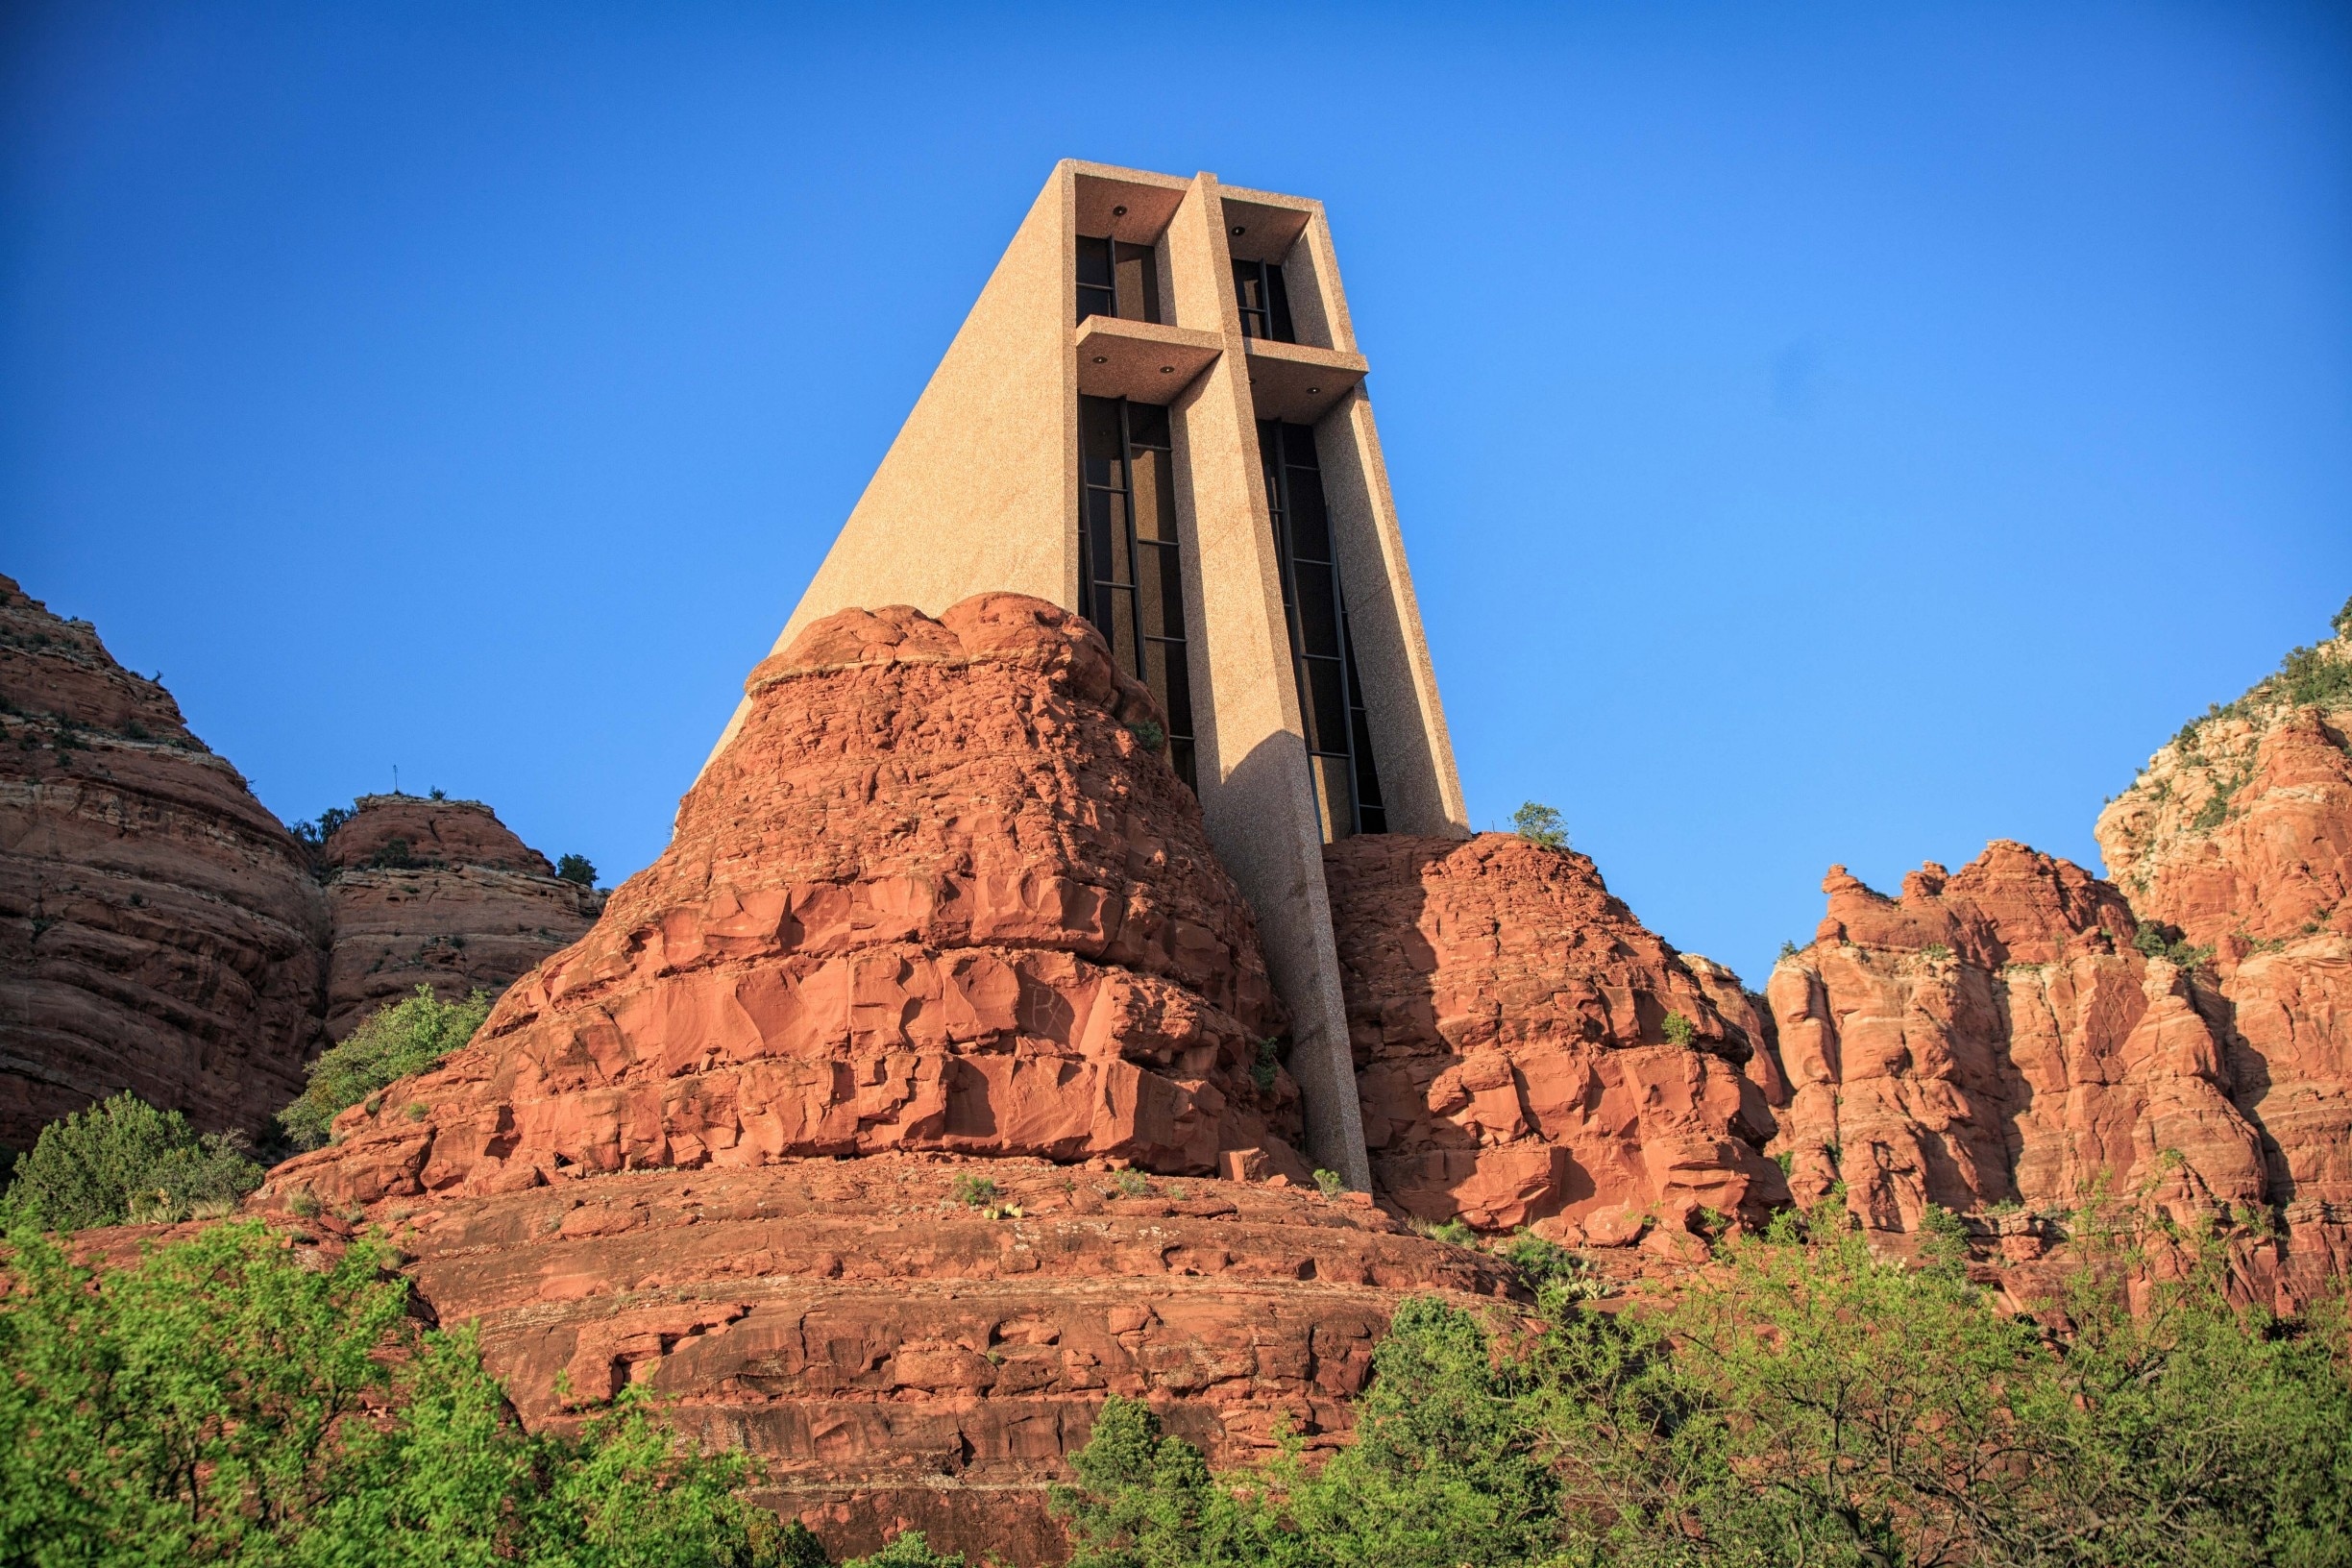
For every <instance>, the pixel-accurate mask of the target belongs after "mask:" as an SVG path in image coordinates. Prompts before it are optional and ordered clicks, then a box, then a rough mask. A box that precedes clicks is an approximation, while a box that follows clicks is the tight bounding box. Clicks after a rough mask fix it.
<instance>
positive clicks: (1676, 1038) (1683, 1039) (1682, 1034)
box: [1658, 1013, 1699, 1045]
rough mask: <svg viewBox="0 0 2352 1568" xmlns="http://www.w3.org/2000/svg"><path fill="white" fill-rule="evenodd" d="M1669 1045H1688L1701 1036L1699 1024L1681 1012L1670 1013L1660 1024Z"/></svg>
mask: <svg viewBox="0 0 2352 1568" xmlns="http://www.w3.org/2000/svg"><path fill="white" fill-rule="evenodd" d="M1658 1033H1659V1034H1661V1035H1663V1036H1664V1037H1665V1038H1666V1043H1667V1044H1669V1045H1688V1044H1690V1043H1691V1042H1692V1041H1695V1040H1697V1039H1698V1038H1699V1026H1698V1025H1697V1024H1695V1023H1693V1022H1691V1020H1690V1019H1689V1018H1688V1017H1684V1016H1683V1015H1682V1014H1680V1013H1669V1014H1667V1015H1666V1017H1665V1018H1664V1019H1663V1020H1662V1021H1661V1022H1660V1023H1659V1024H1658Z"/></svg>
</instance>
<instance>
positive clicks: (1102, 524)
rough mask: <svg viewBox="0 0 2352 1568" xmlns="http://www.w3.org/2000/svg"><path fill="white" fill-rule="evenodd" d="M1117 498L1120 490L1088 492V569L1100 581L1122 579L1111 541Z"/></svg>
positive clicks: (1091, 490)
mask: <svg viewBox="0 0 2352 1568" xmlns="http://www.w3.org/2000/svg"><path fill="white" fill-rule="evenodd" d="M1117 500H1118V492H1117V491H1115V490H1093V489H1090V490H1089V491H1087V493H1086V523H1087V534H1086V546H1087V570H1088V571H1089V572H1090V573H1091V574H1092V575H1093V576H1094V578H1095V580H1096V581H1098V582H1099V581H1115V580H1120V579H1119V577H1118V574H1117V572H1115V570H1114V569H1113V566H1112V562H1113V561H1114V559H1115V557H1114V555H1113V554H1112V541H1111V533H1112V527H1111V525H1112V523H1113V521H1114V519H1115V517H1116V516H1117V513H1116V510H1115V506H1116V502H1117ZM1096 629H1097V630H1099V629H1101V628H1099V627H1097V628H1096Z"/></svg>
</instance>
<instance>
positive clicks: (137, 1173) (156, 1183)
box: [0, 1090, 261, 1231]
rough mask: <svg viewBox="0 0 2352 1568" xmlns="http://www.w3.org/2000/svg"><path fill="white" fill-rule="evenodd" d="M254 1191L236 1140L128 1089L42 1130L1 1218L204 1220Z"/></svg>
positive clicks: (59, 1226)
mask: <svg viewBox="0 0 2352 1568" xmlns="http://www.w3.org/2000/svg"><path fill="white" fill-rule="evenodd" d="M260 1185H261V1167H260V1166H259V1165H257V1164H255V1163H254V1162H253V1161H252V1160H251V1159H250V1158H248V1157H247V1154H246V1151H245V1145H244V1142H243V1140H242V1139H237V1138H235V1137H233V1136H229V1135H224V1134H220V1133H205V1134H199V1133H198V1132H197V1131H196V1129H195V1128H193V1127H191V1126H189V1125H188V1120H187V1118H186V1117H185V1116H184V1115H181V1114H180V1113H179V1112H177V1111H159V1110H157V1109H156V1108H155V1107H154V1106H152V1105H149V1104H148V1103H147V1102H146V1101H144V1100H142V1099H140V1098H139V1097H138V1096H137V1095H135V1094H133V1093H132V1092H131V1091H130V1090H123V1091H122V1092H121V1093H119V1094H116V1095H114V1096H113V1097H112V1098H110V1099H107V1100H102V1101H100V1102H99V1103H98V1104H96V1105H93V1106H91V1107H90V1108H89V1109H87V1110H86V1111H78V1112H75V1113H74V1114H73V1115H68V1116H66V1117H64V1118H63V1119H61V1120H59V1121H53V1122H51V1123H50V1124H49V1125H48V1126H46V1127H43V1128H42V1129H41V1131H40V1137H39V1138H38V1139H36V1140H35V1141H34V1144H33V1147H32V1149H31V1150H30V1151H29V1152H27V1153H26V1154H25V1156H24V1157H23V1158H22V1159H20V1160H18V1161H17V1162H16V1166H15V1171H14V1176H13V1179H12V1181H11V1182H10V1184H9V1189H8V1193H7V1196H6V1197H5V1199H0V1217H5V1218H6V1219H7V1220H8V1221H10V1222H12V1223H24V1224H29V1225H32V1226H35V1227H37V1228H39V1229H43V1230H53V1231H79V1230H86V1229H88V1228H90V1227H91V1226H95V1225H122V1224H135V1225H145V1224H155V1223H159V1222H162V1221H170V1220H182V1219H189V1218H198V1217H209V1216H212V1215H217V1214H223V1213H228V1212H229V1211H230V1210H232V1209H233V1208H234V1207H235V1206H236V1202H237V1200H238V1199H239V1198H242V1197H243V1196H244V1195H245V1194H246V1193H248V1192H250V1191H252V1190H253V1189H254V1188H257V1187H258V1186H260Z"/></svg>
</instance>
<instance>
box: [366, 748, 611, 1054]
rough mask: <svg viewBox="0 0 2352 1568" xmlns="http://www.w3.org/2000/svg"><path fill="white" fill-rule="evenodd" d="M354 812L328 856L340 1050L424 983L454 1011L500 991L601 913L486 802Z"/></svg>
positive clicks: (378, 802)
mask: <svg viewBox="0 0 2352 1568" xmlns="http://www.w3.org/2000/svg"><path fill="white" fill-rule="evenodd" d="M356 805H357V808H358V809H357V810H356V811H355V812H354V813H353V815H352V816H351V818H350V819H349V820H347V821H344V822H343V823H342V824H341V825H340V826H338V827H337V828H336V829H335V831H334V832H333V834H332V835H331V836H330V837H329V838H328V840H327V843H326V844H325V845H323V846H322V849H321V851H320V860H321V862H322V864H324V865H325V866H326V867H327V868H329V875H330V881H329V884H328V896H329V897H330V898H331V900H332V904H333V918H334V946H333V954H332V960H331V965H330V967H329V972H328V984H327V1032H328V1033H329V1034H330V1035H331V1036H332V1037H333V1038H334V1039H336V1040H341V1039H343V1038H344V1037H345V1036H347V1035H349V1034H350V1033H351V1032H352V1031H353V1030H354V1029H355V1028H357V1027H358V1026H359V1021H360V1020H361V1019H362V1018H364V1017H367V1015H368V1014H370V1013H372V1012H374V1011H375V1010H376V1009H377V1008H379V1007H381V1006H383V1005H384V1004H385V1003H387V1002H391V1001H396V1000H398V999H399V998H401V997H403V996H405V995H408V994H409V993H411V992H414V991H415V989H416V988H417V987H418V986H419V985H421V984H422V985H429V986H431V987H432V989H433V992H434V993H435V994H437V995H439V996H440V997H441V998H442V999H443V1000H445V1001H453V1000H456V999H458V998H460V997H462V996H464V995H466V994H467V993H468V992H471V991H473V990H475V989H476V988H477V987H478V988H480V989H482V990H484V991H488V992H492V993H493V994H495V993H497V992H501V991H503V990H504V989H505V988H506V987H507V986H508V985H509V984H510V983H512V982H513V981H514V980H515V979H516V978H517V977H518V976H520V975H523V974H526V973H528V972H529V971H530V969H531V968H534V967H535V966H536V965H537V964H538V963H539V961H540V960H541V959H543V958H546V957H547V956H548V955H549V954H551V953H552V952H555V951H556V950H557V949H559V948H562V947H566V946H569V945H570V944H571V943H574V942H576V941H577V940H578V939H579V938H580V937H581V936H582V935H584V934H585V933H586V932H587V930H588V927H589V925H590V924H591V923H592V922H593V921H594V920H595V919H596V915H597V911H598V910H600V909H601V908H602V907H603V899H602V897H601V895H600V894H598V893H597V892H596V891H595V890H594V889H591V888H587V887H583V886H581V885H580V884H578V883H576V882H567V881H565V880H563V879H562V878H560V877H558V876H556V875H555V868H554V867H552V866H551V865H549V864H548V860H547V857H546V856H545V855H542V854H541V853H539V851H537V850H536V849H533V848H531V847H530V846H529V845H526V844H525V843H524V842H523V841H522V840H521V839H519V838H517V837H515V835H514V834H513V833H512V832H511V831H510V830H509V829H508V828H507V827H506V825H505V824H504V823H503V822H501V821H499V820H498V815H497V813H495V812H493V811H492V810H491V809H490V808H489V807H488V806H485V805H482V804H481V803H480V802H478V801H474V800H431V799H426V798H422V797H420V796H413V795H398V796H394V795H366V796H360V797H359V799H358V800H357V802H356Z"/></svg>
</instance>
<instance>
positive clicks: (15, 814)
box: [0, 577, 328, 1149]
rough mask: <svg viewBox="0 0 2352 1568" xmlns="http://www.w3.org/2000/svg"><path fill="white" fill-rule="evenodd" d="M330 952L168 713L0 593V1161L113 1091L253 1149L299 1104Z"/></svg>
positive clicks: (109, 664) (312, 902)
mask: <svg viewBox="0 0 2352 1568" xmlns="http://www.w3.org/2000/svg"><path fill="white" fill-rule="evenodd" d="M327 933H328V912H327V900H326V897H325V894H323V893H322V891H321V890H320V888H319V886H318V884H317V882H316V881H315V880H314V879H313V877H312V876H311V874H310V870H309V867H308V864H307V861H306V857H305V855H304V852H303V848H302V846H301V845H299V844H297V843H296V842H295V840H294V838H293V836H292V835H291V834H289V833H288V832H287V831H286V829H285V827H284V825H283V824H282V823H281V822H280V821H278V819H277V818H276V817H274V816H273V815H271V814H270V812H269V811H268V810H267V809H266V808H265V807H263V806H262V804H261V803H260V802H259V801H258V800H257V799H255V798H254V796H253V793H252V791H251V790H249V789H248V788H247V787H246V784H245V780H244V779H243V778H242V777H240V776H239V775H238V773H237V772H236V770H235V769H234V768H232V767H231V766H230V765H229V764H228V763H227V762H225V761H223V760H222V759H221V758H219V757H217V756H214V755H213V754H212V753H211V752H209V751H208V750H207V749H206V747H205V746H204V743H203V742H201V741H199V740H197V739H196V737H195V736H194V735H192V734H190V733H189V731H188V728H187V725H186V724H185V723H184V721H183V720H182V718H181V714H180V709H179V705H178V704H177V703H175V702H174V701H173V700H172V698H171V694H170V693H168V692H166V691H165V690H164V689H163V688H162V687H161V686H160V685H159V684H157V683H156V682H155V681H152V680H147V679H143V678H141V677H140V676H137V675H135V674H131V673H130V672H129V671H127V670H125V669H123V668H122V667H121V666H120V665H119V664H117V663H116V662H115V661H114V659H113V658H112V657H111V656H110V654H108V652H107V650H106V648H105V645H104V644H102V643H101V642H100V641H99V640H98V634H97V632H96V631H95V630H94V629H93V628H92V627H91V626H90V625H88V624H87V623H86V622H81V621H62V620H60V619H59V618H57V617H56V616H54V615H51V614H50V613H49V612H48V610H47V609H46V608H44V607H43V606H42V605H41V604H40V603H38V602H37V600H32V599H29V598H27V597H26V596H25V594H24V592H23V591H22V590H21V589H20V588H18V586H17V585H16V584H15V583H14V582H12V581H11V580H10V579H8V578H6V577H0V1144H6V1145H7V1146H9V1147H12V1148H17V1149H23V1148H26V1147H29V1146H30V1145H31V1142H32V1140H33V1139H34V1138H35V1136H36V1135H37V1133H38V1132H39V1130H40V1128H41V1127H42V1126H43V1125H44V1124H45V1123H47V1122H49V1121H51V1120H53V1119H55V1118H56V1117H58V1116H61V1115H65V1114H67V1113H68V1112H72V1111H76V1110H79V1109H81V1108H82V1107H83V1106H85V1105H86V1104H88V1103H90V1102H91V1101H92V1100H95V1099H99V1098H103V1097H104V1096H106V1095H108V1094H111V1093H114V1092H116V1091H117V1090H124V1089H129V1090H134V1091H135V1092H136V1093H138V1094H139V1095H141V1096H142V1097H144V1098H146V1099H148V1100H150V1101H152V1102H154V1103H155V1104H158V1105H163V1106H170V1107H174V1108H176V1109H178V1110H181V1111H183V1112H185V1113H186V1114H187V1115H188V1117H189V1119H190V1120H191V1121H193V1122H195V1123H196V1125H197V1126H199V1127H201V1128H204V1129H207V1130H212V1131H222V1130H230V1129H241V1130H245V1131H249V1132H250V1131H257V1130H258V1129H259V1128H260V1127H261V1126H262V1125H263V1123H264V1122H265V1121H266V1120H267V1118H268V1117H269V1115H271V1114H272V1113H273V1112H275V1111H277V1110H278V1109H279V1108H280V1107H281V1106H282V1105H284V1104H285V1103H286V1101H288V1100H290V1099H292V1098H293V1097H294V1095H295V1094H297V1093H298V1092H300V1090H301V1089H302V1082H303V1076H302V1064H303V1061H304V1059H305V1057H306V1054H307V1053H308V1052H309V1050H310V1048H311V1047H312V1045H313V1044H314V1043H315V1041H316V1040H317V1037H318V1020H319V1014H320V1007H321V1003H322V1000H323V995H324V979H325V969H326V949H327Z"/></svg>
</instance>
